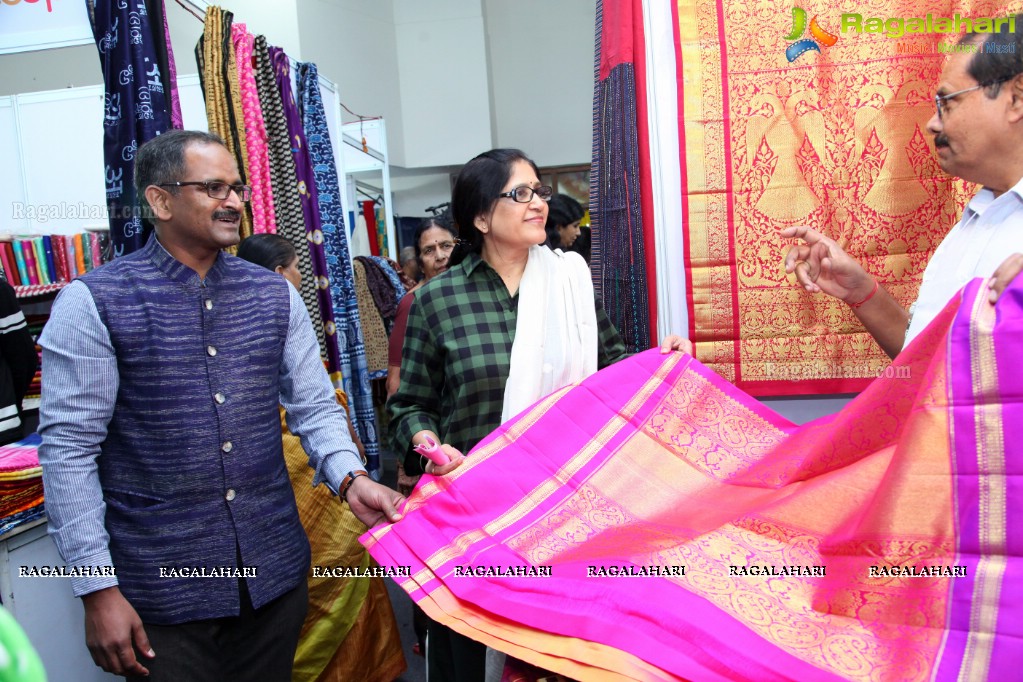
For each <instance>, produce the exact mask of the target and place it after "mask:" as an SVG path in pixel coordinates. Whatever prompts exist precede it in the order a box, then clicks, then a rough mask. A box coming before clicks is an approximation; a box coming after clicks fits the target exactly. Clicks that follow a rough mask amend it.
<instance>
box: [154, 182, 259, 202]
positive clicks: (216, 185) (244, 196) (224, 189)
mask: <svg viewBox="0 0 1023 682" xmlns="http://www.w3.org/2000/svg"><path fill="white" fill-rule="evenodd" d="M188 185H195V186H196V187H203V188H205V190H206V194H207V195H209V197H210V199H220V200H221V201H223V200H224V199H226V198H228V197H229V196H231V192H232V190H233V191H234V193H235V194H237V195H238V198H239V199H241V200H242V201H248V200H249V199H251V198H252V188H251V187H249V186H248V185H231V184H228V183H226V182H216V181H212V182H208V181H198V180H193V181H189V182H161V183H160V184H159V185H157V187H185V186H188Z"/></svg>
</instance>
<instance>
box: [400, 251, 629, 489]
mask: <svg viewBox="0 0 1023 682" xmlns="http://www.w3.org/2000/svg"><path fill="white" fill-rule="evenodd" d="M414 295H415V301H414V302H413V303H412V309H411V311H410V312H409V318H408V327H407V329H406V331H405V344H404V346H403V348H402V355H401V387H400V388H399V389H398V392H397V393H395V394H394V395H393V396H391V399H390V400H388V401H387V410H388V412H389V413H390V417H391V433H392V434H393V439H394V441H393V442H394V446H395V450H396V451H397V452H399V453H405V455H404V456H405V471H406V473H408V474H409V475H415V474H417V473H421V472H422V467H421V465H420V458H419V455H418V454H417V453H415V452H414V451H413V450H412V436H413V435H415V434H416V433H418V432H420V431H422V430H423V429H429V430H430V431H433V432H434V433H436V434H437V435H438V436H440V438H441V441H442V442H444V443H448V444H450V445H453V446H454V447H456V448H458V449H459V450H461V451H462V452H463V453H467V452H469V450H471V449H472V448H473V447H474V446H475V445H476V444H477V443H479V442H480V441H481V440H483V438H484V437H485V436H486V435H487V434H489V433H490V432H491V431H493V430H494V429H496V428H497V427H498V426H500V424H501V410H502V407H503V404H504V384H505V382H506V381H507V380H508V370H509V367H510V365H511V347H512V341H513V340H514V338H515V324H516V320H517V319H518V302H519V297H518V294H517V293H516V295H515V296H510V295H509V294H508V288H507V287H506V286H505V284H504V281H502V280H501V276H500V275H498V274H497V272H495V271H494V269H493V268H491V267H490V265H488V264H487V263H486V261H484V260H483V259H482V258H481V257H480V256H479V255H478V254H470V255H468V256H467V257H466V258H465V260H463V261H462V262H461V263H459V264H458V265H455V266H453V267H452V268H451V269H450V270H448V271H447V272H445V273H443V274H442V275H440V276H438V277H436V278H434V279H432V280H431V281H430V282H428V283H427V284H425V285H424V286H422V287H421V288H420V289H419V290H418V291H417V292H416V293H415V294H414ZM595 305H596V308H597V326H598V329H599V341H598V344H599V347H598V349H597V366H598V367H600V368H604V367H607V366H608V365H610V364H612V363H614V362H617V361H618V360H621V359H622V358H624V357H625V356H626V352H625V343H624V342H623V341H622V339H621V337H620V336H619V335H618V330H617V329H615V328H614V325H613V324H611V321H610V320H609V319H608V318H607V314H605V312H604V308H603V306H601V305H600V302H599V301H597V302H595Z"/></svg>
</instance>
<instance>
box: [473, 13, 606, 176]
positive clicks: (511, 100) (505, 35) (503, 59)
mask: <svg viewBox="0 0 1023 682" xmlns="http://www.w3.org/2000/svg"><path fill="white" fill-rule="evenodd" d="M484 18H485V21H486V27H487V44H488V46H489V50H490V91H491V96H492V100H491V101H492V107H493V112H494V132H495V142H496V146H498V147H519V148H521V149H522V150H523V151H524V152H526V153H527V154H529V155H530V156H531V157H532V158H533V159H534V160H535V161H536V162H537V164H538V165H540V166H560V165H568V164H578V163H589V161H590V150H591V143H592V136H591V128H592V118H593V50H594V40H593V36H594V33H593V31H594V24H595V22H596V3H595V2H594V0H558V1H557V2H551V1H550V0H515V2H509V1H508V0H484ZM480 151H483V150H480Z"/></svg>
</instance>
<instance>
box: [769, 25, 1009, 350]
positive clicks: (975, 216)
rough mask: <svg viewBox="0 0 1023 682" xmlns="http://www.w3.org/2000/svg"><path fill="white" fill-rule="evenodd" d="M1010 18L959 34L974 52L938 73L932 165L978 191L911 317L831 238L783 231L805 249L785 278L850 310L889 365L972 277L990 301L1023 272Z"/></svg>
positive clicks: (789, 263) (928, 273)
mask: <svg viewBox="0 0 1023 682" xmlns="http://www.w3.org/2000/svg"><path fill="white" fill-rule="evenodd" d="M1015 19H1016V20H1015V21H1006V22H1002V25H1001V30H999V31H996V32H994V33H971V34H967V35H966V36H964V37H963V38H962V40H961V41H960V44H963V45H972V46H975V49H974V50H970V51H963V52H956V53H954V54H952V55H951V56H950V57H949V59H948V61H947V63H946V64H945V68H944V69H943V70H942V73H941V80H940V82H939V83H938V91H937V95H936V96H935V107H936V111H935V114H934V116H932V117H931V120H930V121H928V122H927V129H928V130H929V131H930V132H931V133H933V134H934V148H935V154H936V155H937V157H938V164H939V165H940V166H941V168H942V170H944V171H945V172H946V173H949V174H950V175H955V176H958V177H960V178H963V179H964V180H967V181H970V182H975V183H978V184H980V185H982V187H983V188H982V189H981V190H980V191H979V192H977V194H976V195H975V196H974V197H973V199H972V200H971V201H970V203H969V204H968V205H967V207H966V210H965V211H963V215H962V217H961V219H960V221H959V223H958V224H957V225H956V226H955V227H953V228H952V230H951V231H950V232H949V233H948V235H947V236H946V237H945V239H944V240H943V241H942V243H941V245H939V246H938V248H937V250H936V251H935V252H934V256H933V257H932V258H931V260H930V262H929V263H928V265H927V269H926V270H925V271H924V277H923V282H922V284H921V286H920V293H919V295H918V297H917V300H916V303H914V304H913V306H912V307H911V308H910V310H909V311H907V310H906V309H905V308H903V307H902V306H901V305H900V304H899V303H898V301H896V300H895V299H894V298H893V297H892V296H891V295H890V294H889V293H888V292H887V291H886V290H885V289H884V287H881V286H879V285H878V283H877V281H876V280H874V278H873V277H871V276H870V275H869V274H868V273H867V272H866V271H865V270H864V269H863V268H862V266H860V264H859V263H857V262H856V261H855V260H853V259H852V258H851V257H850V256H849V255H848V254H847V253H845V251H843V250H842V248H841V247H840V246H839V245H838V244H837V243H836V242H835V241H834V240H832V239H829V238H828V237H825V236H824V235H822V234H821V233H819V232H817V231H816V230H814V229H812V228H810V227H806V226H799V227H790V228H788V229H785V230H783V231H782V232H781V236H782V237H797V238H800V239H802V240H804V242H805V244H800V245H797V246H794V247H792V248H791V249H790V250H789V252H788V254H787V255H786V257H785V271H786V272H789V273H791V272H795V273H796V278H797V280H798V281H799V283H800V284H801V285H802V286H803V287H804V288H805V289H806V290H807V291H808V292H810V293H816V292H824V293H825V294H828V295H830V296H834V297H836V298H839V299H841V300H843V301H845V302H846V303H848V304H849V305H850V307H852V308H853V310H854V312H855V313H856V316H857V317H858V318H859V319H860V321H861V322H862V323H863V326H864V327H866V329H867V331H868V332H870V333H871V335H873V337H874V338H875V339H876V340H877V342H878V344H879V345H880V346H881V348H882V349H884V351H885V352H886V353H887V354H888V355H889V357H892V358H894V357H895V356H896V355H897V354H898V353H899V351H901V350H902V348H903V347H904V345H906V344H908V343H909V342H910V341H911V340H912V339H913V338H914V337H915V336H916V335H917V334H919V333H920V332H921V331H922V330H923V329H924V327H926V326H927V325H928V324H929V323H930V322H931V320H933V319H934V317H935V316H936V315H937V314H938V312H940V311H941V309H942V308H943V307H944V306H945V304H946V303H947V302H948V301H949V300H950V299H951V298H952V296H953V295H954V294H955V293H956V292H957V291H958V290H959V289H960V288H962V287H963V286H964V285H965V284H966V283H967V282H969V281H970V280H971V279H973V278H975V277H990V286H991V290H992V291H991V301H992V302H994V301H995V300H996V299H997V298H998V295H999V294H1000V293H1001V292H1002V291H1003V290H1004V288H1005V287H1006V285H1007V284H1008V283H1009V282H1010V281H1012V279H1013V278H1014V277H1015V276H1016V275H1017V274H1018V273H1019V272H1020V270H1021V269H1023V15H1021V16H1017V17H1016V18H1015ZM1009 254H1011V255H1009ZM1006 256H1008V258H1006Z"/></svg>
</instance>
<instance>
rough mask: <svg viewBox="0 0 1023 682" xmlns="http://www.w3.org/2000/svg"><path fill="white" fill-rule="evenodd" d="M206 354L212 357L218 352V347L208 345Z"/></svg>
mask: <svg viewBox="0 0 1023 682" xmlns="http://www.w3.org/2000/svg"><path fill="white" fill-rule="evenodd" d="M206 354H207V355H209V356H210V357H211V358H212V357H213V356H214V355H216V354H217V349H216V348H214V347H213V346H206Z"/></svg>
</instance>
